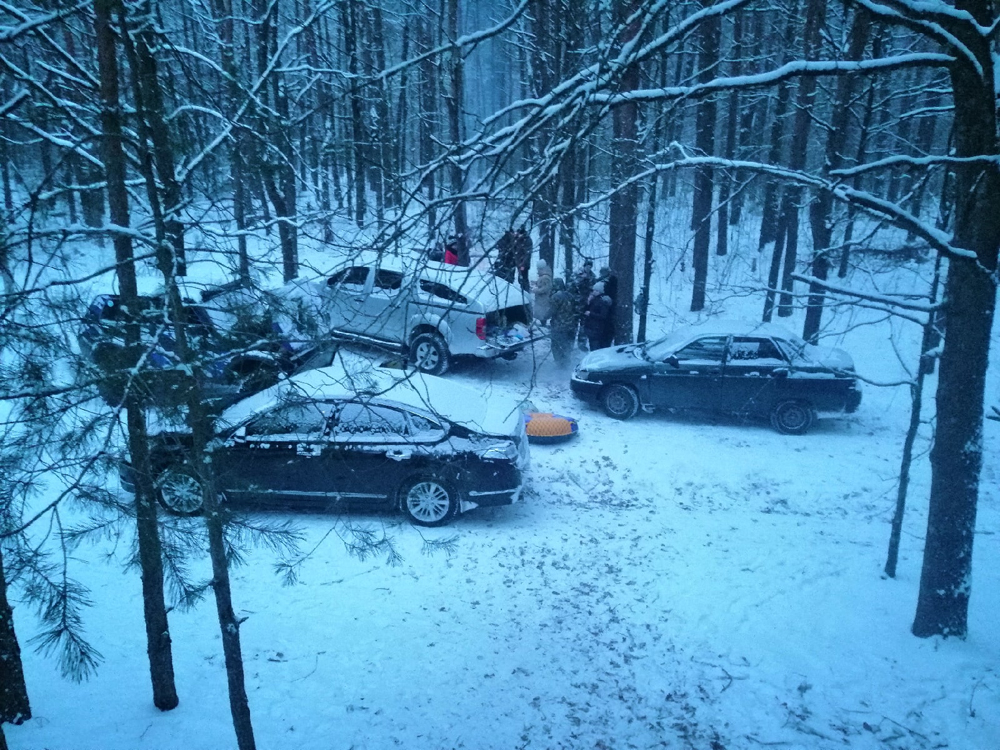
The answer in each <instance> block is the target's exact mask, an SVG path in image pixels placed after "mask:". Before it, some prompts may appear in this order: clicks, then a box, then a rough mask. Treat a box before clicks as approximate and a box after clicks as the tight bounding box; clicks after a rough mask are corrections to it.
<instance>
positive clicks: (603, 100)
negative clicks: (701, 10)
mask: <svg viewBox="0 0 1000 750" xmlns="http://www.w3.org/2000/svg"><path fill="white" fill-rule="evenodd" d="M954 62H955V58H954V57H951V56H950V55H943V54H940V53H932V52H931V53H913V54H908V55H895V56H893V57H885V58H879V59H875V60H793V61H792V62H789V63H786V64H785V65H782V66H781V67H778V68H775V69H774V70H769V71H766V72H764V73H758V74H756V75H745V76H733V77H724V78H715V79H713V80H711V81H706V82H705V83H700V84H697V85H694V86H667V87H664V88H655V89H636V90H635V91H625V92H620V93H613V94H594V95H593V96H592V97H591V99H590V100H591V101H592V102H594V103H597V104H607V105H615V104H621V103H623V102H628V101H639V102H651V101H660V100H663V99H690V98H697V97H702V96H708V95H709V94H714V93H716V92H718V91H730V90H732V89H746V88H759V87H764V86H773V85H774V84H776V83H780V82H782V81H784V80H787V79H789V78H795V77H799V76H833V75H843V74H848V73H862V74H865V73H869V74H874V73H883V72H885V71H891V70H901V69H904V68H916V67H919V68H923V67H947V66H949V65H952V64H954Z"/></svg>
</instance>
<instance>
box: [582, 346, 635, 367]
mask: <svg viewBox="0 0 1000 750" xmlns="http://www.w3.org/2000/svg"><path fill="white" fill-rule="evenodd" d="M639 348H640V345H639V344H625V345H624V346H611V347H608V348H607V349H598V350H597V351H593V352H591V353H590V354H588V355H587V356H586V357H584V358H583V360H582V361H581V362H580V366H579V369H581V370H602V371H603V370H625V369H629V368H632V367H637V366H640V365H643V364H645V360H643V359H641V358H639V357H637V356H636V350H637V349H639Z"/></svg>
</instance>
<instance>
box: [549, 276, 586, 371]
mask: <svg viewBox="0 0 1000 750" xmlns="http://www.w3.org/2000/svg"><path fill="white" fill-rule="evenodd" d="M549 303H550V313H551V315H550V317H549V339H550V341H551V342H552V358H553V359H554V360H555V361H556V364H557V365H559V366H560V367H565V366H566V365H568V364H569V353H570V350H571V349H572V348H573V338H574V337H575V336H576V328H577V326H578V325H579V324H580V315H579V313H578V311H577V307H576V298H575V297H574V296H573V293H572V292H571V291H570V290H569V289H567V288H566V282H565V281H563V280H562V279H553V280H552V297H551V298H550V300H549Z"/></svg>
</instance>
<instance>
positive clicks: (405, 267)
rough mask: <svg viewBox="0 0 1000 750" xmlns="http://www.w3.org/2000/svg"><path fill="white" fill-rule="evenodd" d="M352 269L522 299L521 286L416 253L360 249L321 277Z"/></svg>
mask: <svg viewBox="0 0 1000 750" xmlns="http://www.w3.org/2000/svg"><path fill="white" fill-rule="evenodd" d="M352 266H377V267H378V268H380V269H387V270H390V271H399V272H400V273H404V274H414V275H419V276H420V278H421V279H427V280H428V281H436V282H438V283H440V284H444V285H445V286H447V287H449V288H451V289H454V290H455V291H457V292H460V293H461V294H463V295H464V296H466V297H472V298H478V297H480V295H482V294H483V293H484V292H488V293H489V297H490V298H491V299H493V298H499V299H501V300H508V299H509V298H510V297H513V300H510V301H511V302H520V299H519V298H521V299H523V295H522V290H521V287H520V286H517V285H514V284H510V283H509V282H507V281H506V280H504V279H501V278H499V277H497V276H496V275H495V274H493V273H492V272H491V271H488V270H484V269H481V268H478V267H476V266H471V267H470V266H455V265H451V264H448V263H438V262H435V261H432V260H428V259H427V257H426V256H425V255H421V254H418V253H402V254H393V253H388V252H381V253H380V252H377V251H375V250H362V251H361V252H358V253H356V254H355V255H353V256H351V257H349V258H345V259H344V261H343V262H341V263H338V264H337V265H336V266H334V267H333V268H331V269H330V270H329V271H328V272H327V273H326V274H324V276H331V275H332V274H334V273H337V272H338V271H342V270H343V269H345V268H350V267H352Z"/></svg>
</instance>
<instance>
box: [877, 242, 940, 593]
mask: <svg viewBox="0 0 1000 750" xmlns="http://www.w3.org/2000/svg"><path fill="white" fill-rule="evenodd" d="M940 278H941V256H940V255H939V256H938V257H937V258H936V259H935V261H934V280H933V281H932V282H931V289H930V293H929V294H928V295H927V296H928V300H929V301H930V303H931V304H935V303H936V302H937V301H938V286H939V284H940ZM936 324H937V320H936V316H935V315H934V313H933V312H932V313H930V314H929V315H928V316H927V322H926V323H925V324H924V334H923V337H922V339H921V342H920V360H919V361H918V362H917V373H916V377H915V379H914V382H913V383H911V384H910V424H909V426H908V427H907V429H906V437H905V438H904V440H903V456H902V458H901V459H900V463H899V486H898V487H897V488H896V511H895V512H894V513H893V516H892V528H891V531H890V533H889V552H888V554H887V555H886V560H885V574H886V575H887V576H889V577H890V578H895V577H896V563H897V562H898V561H899V540H900V537H901V536H902V533H903V515H904V513H905V512H906V493H907V490H908V489H909V487H910V465H911V464H912V462H913V444H914V443H915V442H916V439H917V432H918V431H919V429H920V412H921V410H922V409H923V401H924V378H925V377H926V376H927V375H928V374H929V373H931V372H933V371H934V370H933V368H932V367H931V368H928V366H927V365H926V362H927V360H928V358H929V357H930V355H929V354H928V352H930V350H931V349H932V348H934V346H935V343H934V342H935V341H936V340H937V338H938V335H937V331H936V330H935V326H936ZM931 361H932V362H933V360H931Z"/></svg>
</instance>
